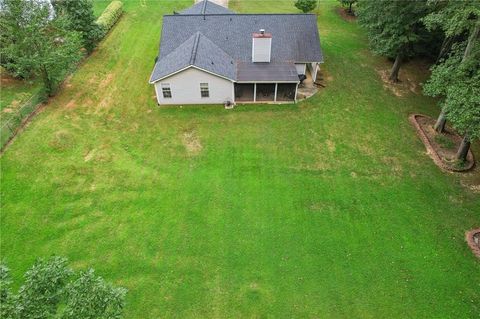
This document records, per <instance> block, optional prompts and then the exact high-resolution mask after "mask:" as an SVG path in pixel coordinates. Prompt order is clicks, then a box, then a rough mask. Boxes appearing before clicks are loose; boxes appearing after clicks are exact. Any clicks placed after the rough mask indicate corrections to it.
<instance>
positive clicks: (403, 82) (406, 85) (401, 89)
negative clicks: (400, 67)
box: [377, 70, 418, 97]
mask: <svg viewBox="0 0 480 319" xmlns="http://www.w3.org/2000/svg"><path fill="white" fill-rule="evenodd" d="M400 72H402V71H400ZM377 73H378V75H379V76H380V78H381V79H382V82H383V87H384V88H385V89H387V90H389V91H390V92H392V93H393V94H394V95H395V96H398V97H402V96H404V95H406V94H408V93H409V92H413V93H418V85H417V84H415V83H414V82H413V81H412V80H411V79H410V78H409V77H408V76H405V75H404V76H403V77H402V78H401V79H400V80H399V82H396V83H393V82H391V81H390V80H389V76H390V70H377Z"/></svg>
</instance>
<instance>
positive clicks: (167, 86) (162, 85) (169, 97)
mask: <svg viewBox="0 0 480 319" xmlns="http://www.w3.org/2000/svg"><path fill="white" fill-rule="evenodd" d="M161 89H162V97H163V98H164V99H171V98H172V97H173V94H172V87H171V86H170V83H162V84H161ZM164 90H168V92H169V93H170V96H165V91H164Z"/></svg>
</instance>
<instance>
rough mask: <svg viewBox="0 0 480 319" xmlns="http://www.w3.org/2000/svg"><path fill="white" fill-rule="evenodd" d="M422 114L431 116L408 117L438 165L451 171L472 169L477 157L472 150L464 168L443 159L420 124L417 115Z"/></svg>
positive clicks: (415, 115) (413, 115)
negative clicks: (456, 166)
mask: <svg viewBox="0 0 480 319" xmlns="http://www.w3.org/2000/svg"><path fill="white" fill-rule="evenodd" d="M420 116H421V117H426V118H430V117H429V116H426V115H423V114H412V115H410V116H409V117H408V119H409V121H410V122H411V123H412V125H413V126H414V127H415V130H416V131H417V134H418V136H419V137H420V139H421V140H422V142H423V144H424V145H425V148H426V149H427V153H428V155H430V157H431V158H432V159H433V162H434V163H435V164H436V165H437V166H438V167H440V168H441V169H443V170H445V171H450V172H466V171H468V170H470V169H472V168H473V166H474V165H475V158H474V156H473V153H472V150H469V151H468V155H467V160H468V165H467V166H465V167H463V168H455V167H452V166H450V165H448V164H447V163H445V161H443V160H442V158H441V157H440V156H439V155H438V153H437V152H436V151H435V149H434V148H433V146H432V144H431V142H430V140H429V139H428V137H427V135H426V134H425V132H424V131H423V129H422V127H421V126H420V124H418V122H417V117H420Z"/></svg>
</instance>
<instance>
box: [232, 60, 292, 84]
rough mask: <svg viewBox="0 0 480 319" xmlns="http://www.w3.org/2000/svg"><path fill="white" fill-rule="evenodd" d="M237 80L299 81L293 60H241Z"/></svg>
mask: <svg viewBox="0 0 480 319" xmlns="http://www.w3.org/2000/svg"><path fill="white" fill-rule="evenodd" d="M237 81H239V82H242V81H281V82H297V81H298V74H297V69H296V68H295V64H294V63H293V62H270V63H258V62H257V63H253V62H239V63H238V64H237Z"/></svg>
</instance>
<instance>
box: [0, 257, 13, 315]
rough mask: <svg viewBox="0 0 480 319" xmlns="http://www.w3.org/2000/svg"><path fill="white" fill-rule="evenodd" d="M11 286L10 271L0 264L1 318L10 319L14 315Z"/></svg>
mask: <svg viewBox="0 0 480 319" xmlns="http://www.w3.org/2000/svg"><path fill="white" fill-rule="evenodd" d="M11 285H12V279H11V277H10V269H8V267H7V266H5V265H4V264H0V318H8V316H10V314H12V313H13V300H12V294H11Z"/></svg>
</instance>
